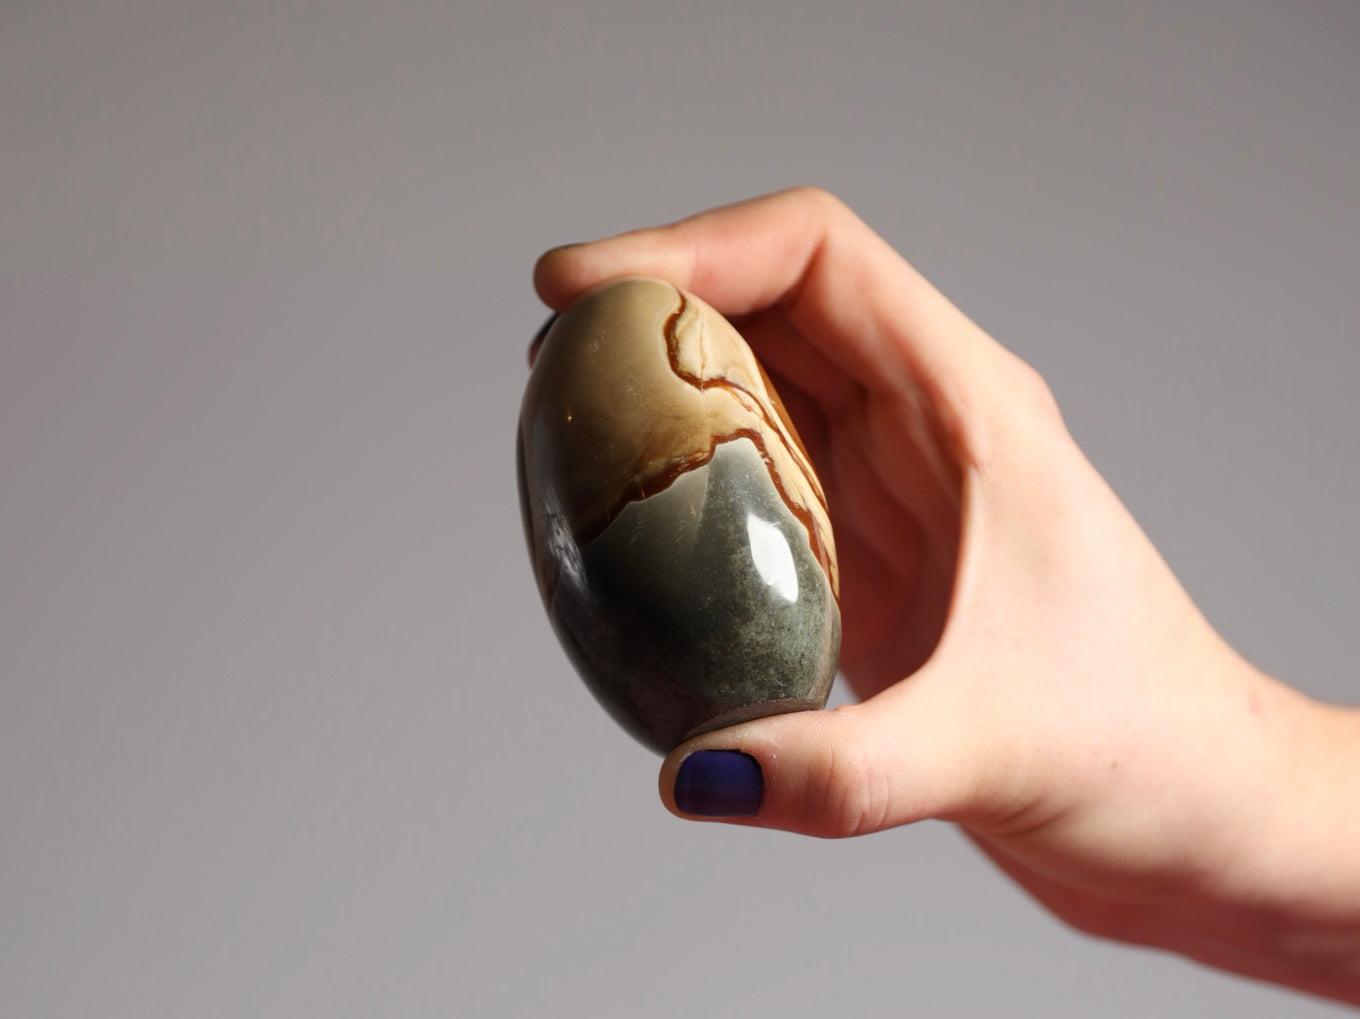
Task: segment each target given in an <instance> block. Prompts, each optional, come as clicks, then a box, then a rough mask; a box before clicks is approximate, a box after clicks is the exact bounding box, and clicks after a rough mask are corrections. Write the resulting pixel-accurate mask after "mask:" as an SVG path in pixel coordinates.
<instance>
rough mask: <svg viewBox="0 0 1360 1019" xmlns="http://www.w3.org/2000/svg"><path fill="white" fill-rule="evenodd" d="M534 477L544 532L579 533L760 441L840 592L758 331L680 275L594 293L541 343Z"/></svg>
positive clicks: (805, 466)
mask: <svg viewBox="0 0 1360 1019" xmlns="http://www.w3.org/2000/svg"><path fill="white" fill-rule="evenodd" d="M521 425H522V429H523V442H524V443H525V450H524V452H525V456H526V462H527V463H528V464H530V465H532V466H531V467H530V468H529V475H528V477H526V483H527V484H528V486H529V487H530V490H531V491H530V493H529V494H530V496H531V502H532V503H533V505H534V506H535V507H536V508H535V510H534V512H535V513H541V514H544V515H546V516H548V517H549V518H550V519H548V520H543V521H540V523H541V524H542V525H545V526H544V530H543V531H542V532H541V533H552V532H553V531H554V530H555V529H556V528H557V527H560V526H562V525H563V524H565V526H566V527H568V528H569V529H570V531H571V533H572V534H573V535H574V537H575V539H576V541H577V542H578V543H584V542H586V541H588V540H590V538H592V537H593V536H594V535H596V534H598V533H599V532H600V531H601V530H603V529H604V527H605V526H606V525H607V524H608V523H609V521H610V520H612V519H613V518H614V516H616V515H617V514H618V512H619V511H620V510H621V509H622V508H623V507H624V506H625V505H627V504H628V503H629V502H631V501H633V500H636V499H641V498H646V497H647V496H648V495H651V494H652V493H654V492H658V491H661V490H662V489H664V488H666V487H667V486H669V485H670V484H671V482H672V481H674V480H675V478H676V477H678V476H679V475H680V474H682V473H684V472H685V471H689V470H692V469H694V468H695V467H697V466H700V465H701V464H704V463H707V462H708V460H709V459H710V458H711V457H712V455H713V450H714V449H715V448H716V445H717V444H718V443H720V442H724V441H730V440H731V439H734V438H737V437H739V436H745V437H747V438H750V439H751V440H752V441H753V442H754V443H755V444H756V446H757V447H758V448H759V449H760V450H761V452H762V455H763V456H764V459H765V462H766V465H767V466H768V467H769V470H770V477H771V479H772V480H773V482H774V484H775V486H776V487H777V488H778V490H779V492H780V494H781V495H782V496H783V498H784V501H785V502H786V503H787V505H788V506H789V509H790V511H791V512H792V513H793V514H794V515H795V516H797V517H798V519H800V520H801V521H803V524H804V526H805V527H806V528H807V529H808V541H809V544H810V545H811V547H812V549H813V552H814V553H815V554H816V556H817V558H818V559H819V560H820V561H821V562H822V564H823V566H824V567H825V569H826V571H827V575H828V577H829V579H830V581H831V587H832V590H833V591H835V592H836V594H837V597H839V591H840V581H839V575H838V569H837V565H836V554H835V548H834V545H833V543H832V537H831V523H830V520H829V518H828V516H827V511H826V503H825V497H824V495H823V493H822V488H821V484H820V482H819V481H818V480H817V477H816V475H815V473H814V472H813V469H812V465H811V463H810V462H809V460H808V458H807V454H806V452H805V450H804V449H803V447H802V443H801V441H800V440H799V439H798V437H797V434H796V433H795V432H794V430H793V426H792V424H791V423H790V422H789V420H788V417H787V415H786V414H785V413H784V412H783V407H782V405H780V404H779V401H778V397H777V396H774V395H772V391H771V390H770V389H769V388H768V387H767V384H766V380H765V378H764V373H763V372H762V371H761V369H760V366H759V364H758V363H757V362H756V359H755V356H754V355H753V354H752V353H751V350H750V348H749V347H748V346H747V345H746V341H745V340H743V339H742V338H741V335H740V334H739V333H738V332H737V331H736V329H735V328H733V326H732V325H731V324H730V323H729V322H728V321H727V320H726V319H724V318H723V317H722V316H721V315H719V314H718V313H717V312H716V311H715V310H714V309H713V308H711V307H709V305H707V304H705V303H704V302H703V301H700V300H699V299H698V298H697V297H695V296H693V295H692V294H686V293H683V292H681V291H679V290H677V289H676V288H675V287H673V286H671V285H670V284H669V283H663V282H661V281H659V280H649V279H629V280H621V281H616V282H613V283H609V284H605V285H604V286H602V287H600V288H597V289H596V290H594V291H592V292H590V293H589V294H586V295H585V296H584V297H582V298H581V299H580V300H578V301H577V302H576V303H575V304H574V305H572V307H570V308H569V309H567V311H566V312H564V313H563V314H562V316H561V317H560V318H559V319H558V320H557V322H556V323H555V324H554V325H553V327H552V329H551V330H550V331H549V333H548V335H547V337H546V338H545V340H544V342H543V345H542V347H541V348H540V350H539V353H538V358H537V360H536V362H535V365H534V369H533V372H532V373H531V375H530V379H529V385H528V388H527V389H526V391H525V398H524V409H523V414H522V418H521Z"/></svg>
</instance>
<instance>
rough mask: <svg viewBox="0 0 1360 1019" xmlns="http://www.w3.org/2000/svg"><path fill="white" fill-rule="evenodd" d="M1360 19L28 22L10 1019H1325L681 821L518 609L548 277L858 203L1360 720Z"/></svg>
mask: <svg viewBox="0 0 1360 1019" xmlns="http://www.w3.org/2000/svg"><path fill="white" fill-rule="evenodd" d="M1358 52H1360V9H1358V8H1357V7H1356V6H1355V5H1354V4H1353V3H1350V2H1341V0H1338V2H1330V3H1328V2H1312V3H1277V4H1260V3H1218V4H1206V3H1199V4H1189V5H1187V4H1147V3H1140V4H1125V5H1110V6H1107V7H1106V8H1105V9H1104V10H1101V11H1096V10H1091V9H1088V8H1087V6H1086V5H1077V4H1071V5H1067V4H1059V3H1029V4H1022V3H1010V2H1000V0H998V2H995V3H990V4H974V5H954V4H933V5H922V4H911V3H900V4H887V3H883V4H873V5H871V4H840V3H838V4H832V3H825V4H811V3H792V2H786V3H774V2H769V3H762V4H749V5H742V4H731V3H711V4H685V3H676V2H665V3H653V2H622V0H620V2H613V3H577V4H571V5H566V4H559V5H550V4H547V3H542V4H538V5H523V4H520V5H515V4H492V3H490V2H488V3H486V4H484V5H473V4H458V3H454V4H452V5H449V4H442V5H441V4H437V3H420V2H416V0H401V2H395V3H385V4H360V3H348V4H325V5H323V4H301V3H293V2H289V3H283V4H244V3H242V4H215V5H209V4H203V5H198V6H194V5H186V4H169V3H166V4H154V3H124V4H89V5H85V4H73V3H55V2H54V3H46V4H38V3H26V2H17V0H9V2H8V3H6V4H5V5H4V6H3V8H0V240H2V243H0V344H2V346H0V472H2V473H0V480H2V482H3V484H2V485H0V1014H3V1015H5V1016H15V1017H45V1016H79V1015H98V1016H147V1015H189V1016H224V1017H225V1016H243V1015H251V1016H256V1015H258V1016H299V1015H314V1016H373V1015H383V1016H428V1015H460V1016H519V1015H523V1016H540V1015H577V1014H598V1015H646V1016H695V1015H704V1016H745V1017H752V1016H825V1015H860V1016H876V1015H922V1016H953V1015H959V1016H973V1015H1032V1016H1079V1015H1080V1016H1084V1015H1092V1014H1102V1015H1130V1016H1133V1015H1152V1014H1173V1015H1225V1014H1234V1015H1252V1016H1285V1015H1288V1016H1314V1015H1317V1016H1321V1015H1330V1014H1338V1013H1339V1010H1337V1009H1335V1008H1334V1006H1329V1005H1324V1004H1320V1003H1314V1002H1311V1001H1308V1000H1306V999H1303V998H1301V997H1298V996H1296V995H1293V994H1291V993H1288V992H1283V991H1278V990H1274V989H1271V988H1267V987H1264V986H1260V985H1256V984H1253V983H1250V982H1247V981H1241V980H1237V979H1233V978H1229V977H1224V976H1220V975H1217V974H1214V973H1210V972H1208V971H1206V970H1203V969H1200V968H1198V967H1195V966H1192V965H1190V964H1187V963H1183V962H1181V961H1179V960H1177V959H1174V958H1171V957H1168V956H1165V955H1161V954H1158V953H1153V952H1145V951H1139V950H1133V949H1127V948H1122V947H1117V946H1111V945H1105V944H1099V943H1095V942H1093V941H1090V940H1088V939H1085V938H1083V937H1081V936H1079V935H1076V934H1074V933H1072V932H1070V931H1068V930H1067V929H1065V928H1063V927H1061V926H1060V925H1059V924H1058V923H1056V922H1055V921H1053V920H1051V919H1050V918H1048V916H1047V915H1046V914H1044V913H1042V912H1041V911H1040V910H1039V909H1038V908H1037V907H1035V906H1033V905H1032V904H1031V903H1030V902H1029V901H1028V900H1027V899H1026V898H1024V897H1023V896H1022V895H1021V894H1020V893H1019V892H1017V891H1016V890H1014V889H1013V888H1012V887H1011V886H1009V885H1008V884H1007V883H1006V882H1005V881H1004V880H1002V879H1001V878H1000V877H998V876H997V875H996V874H995V873H994V872H993V871H992V870H990V869H989V867H988V866H987V865H986V864H985V863H984V862H983V861H982V860H981V859H980V858H979V857H978V855H977V854H976V853H975V852H974V851H973V850H972V849H971V848H970V847H969V846H968V845H967V844H966V843H965V841H964V840H963V839H962V838H960V837H959V836H958V835H957V834H956V833H955V832H954V831H952V830H951V829H949V828H947V827H945V826H943V825H936V824H925V825H921V826H918V827H916V828H913V829H904V830H898V831H893V832H889V833H885V834H883V835H880V836H875V837H871V838H866V839H863V840H859V841H854V842H816V841H810V840H801V839H798V838H796V837H794V836H790V835H785V834H781V833H773V832H762V831H750V830H741V829H734V828H724V827H718V826H701V825H689V824H686V823H684V822H681V821H678V820H675V819H674V818H672V817H670V816H669V815H668V814H666V813H665V812H664V811H663V810H662V808H661V807H660V806H659V804H658V803H657V801H656V793H655V786H654V783H655V768H656V764H657V761H656V760H655V759H654V758H653V757H652V756H651V755H650V754H648V753H647V752H646V751H644V750H642V749H641V748H639V747H637V746H635V745H633V744H632V743H631V742H630V741H629V740H628V739H627V737H625V736H624V735H623V734H622V733H621V732H620V731H619V730H617V729H616V728H615V727H614V726H613V724H612V723H611V722H610V721H609V720H608V718H607V717H606V716H605V715H604V713H603V712H602V711H600V710H599V709H598V708H597V707H596V705H595V704H594V703H593V702H592V701H591V700H590V699H589V697H588V695H587V694H586V693H585V691H584V688H583V687H582V686H581V685H580V684H579V683H578V681H577V680H576V679H575V678H574V677H573V676H572V675H571V674H570V672H569V670H568V667H567V663H566V659H565V657H564V656H563V655H562V653H561V652H560V651H559V649H558V648H557V646H556V645H555V643H554V641H553V638H552V635H551V633H550V631H549V628H548V625H547V623H546V620H545V618H544V616H543V613H542V611H541V608H540V606H539V603H538V600H537V594H536V592H535V590H534V588H533V584H532V580H531V574H530V571H529V567H528V563H527V559H526V556H525V552H524V549H523V547H522V542H521V536H520V525H519V519H518V511H517V509H516V506H515V494H514V481H513V458H512V434H513V427H514V418H515V414H516V411H517V403H518V398H519V393H520V389H521V387H522V385H523V381H524V352H525V346H526V342H527V340H528V338H529V337H530V335H531V334H532V333H533V332H534V330H535V329H536V327H537V326H538V325H539V323H540V321H541V318H542V316H543V314H544V313H543V310H542V309H541V308H540V307H539V306H538V305H537V303H536V301H535V299H534V297H533V294H532V291H531V289H530V287H529V270H530V267H531V264H532V261H533V259H534V257H535V256H536V255H537V253H538V252H539V251H540V250H541V249H543V248H544V247H546V246H548V245H550V244H554V243H558V242H563V241H568V240H577V239H583V238H586V237H590V236H594V235H598V234H601V233H606V232H612V231H614V230H616V229H621V228H626V227H632V226H637V225H642V224H646V223H651V222H657V221H662V220H666V219H669V218H672V217H675V216H679V215H682V214H685V213H688V212H692V211H695V210H697V209H699V208H703V207H707V206H710V205H713V204H716V203H720V202H726V201H730V200H734V199H737V198H741V197H745V196H748V195H751V194H754V193H757V192H763V191H766V190H770V189H774V188H778V187H783V186H786V185H790V184H794V183H802V182H810V183H819V184H822V185H825V186H827V187H829V188H831V189H832V190H835V191H836V192H838V193H839V194H841V195H842V196H843V197H844V198H846V199H847V200H848V201H849V202H850V203H851V204H852V205H854V206H855V207H856V208H857V209H858V210H859V212H860V213H861V214H862V215H863V216H864V217H865V218H866V219H867V220H868V221H869V222H870V223H871V224H873V225H874V226H875V227H876V228H877V229H878V230H879V231H880V232H881V233H883V234H884V235H885V236H886V237H887V238H888V239H889V240H890V241H891V242H892V243H893V244H894V245H895V246H896V247H897V248H898V249H899V250H901V251H903V252H904V253H905V254H906V255H907V256H908V257H909V258H911V259H912V260H913V261H914V262H915V263H916V264H917V265H919V266H920V267H921V268H922V269H923V270H924V271H925V272H926V274H927V275H928V276H930V277H931V278H932V279H933V280H935V281H936V282H937V283H938V284H939V285H940V286H941V287H942V288H943V289H944V290H945V291H946V292H947V293H949V294H950V295H951V296H952V297H953V298H954V299H955V300H956V301H957V302H958V303H960V304H961V305H962V306H963V307H964V308H965V310H967V311H968V312H970V313H971V314H972V315H973V316H974V317H975V318H977V319H978V320H979V321H980V322H981V323H982V324H983V325H984V326H986V327H987V328H988V329H990V330H991V331H992V332H994V333H995V334H996V335H997V336H998V337H999V338H1001V339H1002V340H1003V341H1004V342H1006V343H1007V344H1008V345H1010V346H1011V347H1012V348H1014V349H1015V350H1017V351H1018V352H1020V353H1021V354H1022V355H1023V356H1025V357H1026V358H1028V359H1030V360H1031V361H1032V362H1034V363H1035V364H1037V365H1038V366H1039V367H1040V369H1041V370H1042V371H1044V372H1045V373H1046V375H1047V377H1048V378H1049V380H1050V382H1051V383H1052V385H1053V386H1054V388H1055V389H1056V391H1057V394H1058V396H1059V398H1060V400H1061V402H1062V404H1063V407H1064V409H1065V411H1066V414H1067V417H1068V420H1069V422H1070V424H1071V427H1072V429H1073V430H1074V432H1075V434H1076V435H1077V436H1078V438H1079V439H1080V440H1081V442H1082V443H1083V444H1084V446H1085V448H1086V449H1087V450H1088V451H1089V453H1090V454H1091V456H1092V457H1093V459H1094V460H1095V462H1096V463H1097V464H1098V465H1099V466H1100V468H1101V469H1102V470H1103V471H1104V472H1105V473H1106V474H1107V475H1108V477H1109V478H1110V479H1111V480H1112V482H1113V483H1114V485H1115V487H1116V488H1117V489H1118V490H1119V491H1120V492H1121V494H1122V495H1123V496H1124V498H1125V499H1126V501H1127V502H1128V503H1129V504H1130V505H1131V507H1132V508H1133V510H1134V512H1135V513H1136V514H1137V516H1138V517H1139V518H1140V520H1141V521H1142V522H1143V524H1144V526H1145V527H1146V528H1147V529H1148V530H1149V532H1150V533H1151V534H1152V536H1153V538H1154V539H1155V540H1156V541H1157V543H1158V544H1159V546H1160V547H1161V548H1162V550H1163V551H1164V552H1165V554H1166V556H1167V557H1168V559H1169V560H1170V561H1171V562H1172V564H1173V566H1174V567H1175V568H1176V569H1177V571H1178V572H1179V574H1180V576H1181V577H1182V578H1183V580H1184V581H1185V582H1186V584H1187V585H1188V586H1189V588H1190V589H1191V591H1192V592H1193V593H1194V595H1195V596H1196V597H1197V598H1198V599H1199V601H1200V602H1201V604H1202V605H1203V607H1204V608H1205V610H1206V611H1207V613H1208V615H1209V616H1210V618H1211V619H1212V620H1213V621H1214V622H1215V623H1216V624H1217V625H1218V626H1219V627H1220V628H1221V629H1222V630H1223V631H1224V632H1225V633H1226V634H1227V636H1228V637H1229V638H1230V639H1231V640H1232V641H1233V642H1234V643H1235V644H1237V646H1239V647H1240V648H1241V649H1242V650H1243V651H1244V652H1246V653H1247V654H1248V655H1249V656H1250V657H1252V658H1253V659H1254V660H1255V661H1257V662H1258V663H1259V664H1261V665H1262V666H1264V667H1266V668H1268V669H1270V670H1272V671H1275V672H1277V673H1279V674H1281V675H1284V676H1286V677H1288V678H1290V679H1291V680H1292V681H1294V682H1296V683H1297V684H1298V685H1300V686H1302V687H1304V688H1306V689H1308V690H1310V691H1312V692H1314V693H1316V694H1318V695H1321V696H1325V697H1329V698H1333V699H1337V700H1346V701H1351V702H1354V701H1356V700H1360V698H1358V697H1357V680H1356V678H1355V674H1354V669H1355V666H1354V655H1353V653H1352V652H1353V647H1352V639H1351V635H1352V629H1351V627H1352V624H1353V620H1354V619H1355V618H1356V608H1357V606H1356V594H1355V590H1356V588H1355V583H1354V578H1355V576H1356V574H1357V572H1360V544H1358V543H1357V541H1356V538H1355V534H1354V530H1353V526H1354V521H1355V520H1356V516H1357V500H1358V498H1360V462H1357V457H1356V456H1355V454H1354V450H1353V441H1352V440H1353V437H1354V436H1355V435H1357V434H1360V429H1358V428H1357V425H1360V420H1358V417H1360V411H1357V407H1356V403H1355V401H1354V400H1352V399H1351V392H1352V389H1353V387H1354V385H1355V383H1356V381H1357V379H1358V378H1360V353H1358V352H1357V345H1356V343H1355V336H1356V331H1357V323H1360V286H1357V283H1358V282H1360V240H1357V238H1358V237H1360V194H1358V193H1357V188H1356V184H1355V180H1356V163H1357V159H1360V113H1358V112H1357V111H1358V110H1360V102H1357V96H1358V95H1360V60H1358V59H1357V57H1356V54H1357V53H1358Z"/></svg>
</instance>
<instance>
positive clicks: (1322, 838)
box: [1189, 684, 1360, 1003]
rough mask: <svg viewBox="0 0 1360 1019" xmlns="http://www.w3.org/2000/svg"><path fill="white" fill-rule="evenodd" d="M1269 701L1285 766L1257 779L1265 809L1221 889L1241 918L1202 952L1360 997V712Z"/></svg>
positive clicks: (1274, 977) (1290, 697)
mask: <svg viewBox="0 0 1360 1019" xmlns="http://www.w3.org/2000/svg"><path fill="white" fill-rule="evenodd" d="M1270 685H1271V686H1272V687H1274V684H1270ZM1274 689H1275V690H1276V691H1280V690H1281V688H1279V687H1274ZM1271 700H1272V701H1273V702H1274V703H1275V706H1276V707H1277V709H1278V710H1277V718H1276V719H1274V720H1268V721H1267V724H1270V723H1271V722H1273V724H1274V726H1275V731H1273V732H1272V733H1271V736H1272V737H1273V738H1274V739H1275V741H1276V744H1277V747H1278V749H1277V752H1276V755H1275V758H1274V762H1275V764H1276V767H1277V770H1276V771H1275V773H1273V774H1263V775H1261V776H1259V779H1257V783H1258V784H1259V786H1260V788H1259V790H1258V794H1259V799H1260V803H1261V807H1262V816H1261V818H1260V822H1259V824H1258V825H1256V826H1254V827H1253V826H1248V827H1245V828H1244V830H1243V831H1242V833H1241V836H1240V840H1239V851H1238V852H1237V853H1236V854H1235V857H1234V864H1233V865H1232V866H1231V867H1230V868H1229V871H1228V873H1227V874H1226V875H1225V882H1224V888H1223V889H1222V890H1223V892H1224V893H1225V894H1226V895H1229V896H1231V901H1232V904H1233V906H1235V907H1236V908H1234V909H1232V910H1230V911H1229V914H1228V915H1229V916H1230V917H1231V916H1232V914H1233V913H1237V914H1238V917H1239V919H1240V923H1239V924H1237V925H1236V929H1235V931H1234V933H1232V934H1231V935H1230V936H1229V937H1228V938H1227V939H1226V940H1225V942H1224V944H1223V945H1222V948H1221V950H1220V952H1221V955H1222V957H1221V958H1218V959H1215V958H1213V957H1212V956H1213V954H1215V950H1214V947H1213V945H1212V943H1209V944H1205V945H1203V946H1202V948H1203V952H1202V954H1201V957H1203V958H1204V961H1206V962H1211V963H1216V964H1218V965H1224V966H1225V967H1226V968H1230V969H1234V970H1237V971H1239V972H1243V973H1246V974H1248V975H1251V976H1256V977H1260V978H1262V979H1266V980H1271V981H1275V982H1278V983H1281V984H1286V985H1289V986H1293V987H1297V988H1300V989H1302V990H1307V991H1311V992H1313V993H1317V994H1324V995H1328V996H1330V997H1335V998H1339V999H1342V1000H1345V1001H1351V1002H1356V1003H1360V711H1356V710H1355V709H1350V708H1339V707H1334V706H1331V705H1324V704H1320V703H1318V702H1316V701H1312V700H1309V699H1308V698H1305V697H1303V696H1302V695H1301V694H1298V693H1296V692H1294V691H1292V690H1287V689H1285V690H1283V692H1277V693H1276V694H1275V696H1273V697H1272V698H1271ZM1245 781H1246V782H1247V784H1248V786H1250V785H1251V784H1252V777H1250V776H1248V777H1245ZM1250 792H1251V790H1250V788H1248V789H1246V790H1244V793H1247V794H1249V793H1250ZM1189 954H1192V955H1197V954H1200V953H1195V952H1190V953H1189Z"/></svg>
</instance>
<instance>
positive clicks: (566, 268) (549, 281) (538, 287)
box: [533, 243, 586, 311]
mask: <svg viewBox="0 0 1360 1019" xmlns="http://www.w3.org/2000/svg"><path fill="white" fill-rule="evenodd" d="M585 246H586V245H585V244H582V243H575V244H560V245H558V246H557V247H555V248H549V249H548V250H547V251H545V252H544V253H543V254H541V255H539V256H538V261H536V262H535V263H534V274H533V279H534V291H535V292H536V293H537V294H538V296H539V298H540V299H541V300H542V301H543V303H544V304H546V305H547V306H548V307H549V308H552V309H554V310H555V311H562V310H563V309H564V308H566V306H567V305H568V304H570V303H571V301H572V298H574V297H576V296H577V294H579V293H580V289H575V290H574V289H573V287H572V286H571V281H572V275H573V274H572V269H573V261H574V255H573V253H574V252H577V251H579V250H580V249H581V248H584V247H585ZM581 289H584V288H581Z"/></svg>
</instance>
